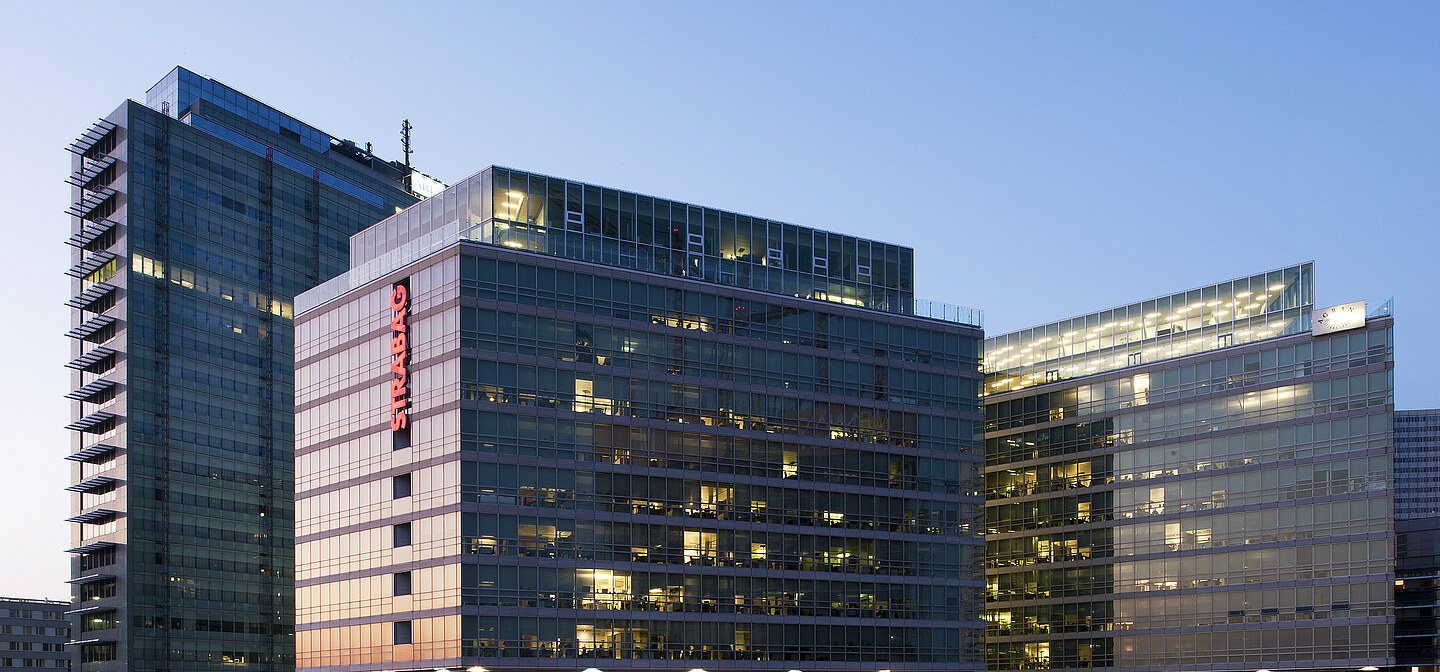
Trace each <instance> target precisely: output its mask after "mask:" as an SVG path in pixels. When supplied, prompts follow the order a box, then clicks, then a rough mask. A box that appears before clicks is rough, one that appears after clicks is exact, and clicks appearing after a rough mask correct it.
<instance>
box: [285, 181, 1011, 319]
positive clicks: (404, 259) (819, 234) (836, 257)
mask: <svg viewBox="0 0 1440 672" xmlns="http://www.w3.org/2000/svg"><path fill="white" fill-rule="evenodd" d="M457 240H469V241H474V242H480V243H485V244H489V245H497V246H502V247H508V248H512V249H517V250H525V251H529V252H537V253H541V254H546V255H550V256H555V257H563V258H566V259H574V260H578V261H587V262H593V263H600V264H604V265H607V266H617V267H620V268H628V269H634V270H638V271H647V272H652V273H660V274H663V275H670V276H677V277H684V278H690V279H694V280H703V281H707V282H714V283H719V284H724V285H730V286H733V287H741V288H746V289H756V290H760V291H765V292H770V293H775V294H784V295H787V296H795V297H803V298H810V299H816V300H821V301H829V302H833V303H840V304H844V305H850V306H857V307H862V308H870V309H874V310H882V311H885V312H889V313H896V314H902V315H914V316H916V317H927V318H933V319H940V320H945V321H948V322H955V323H958V324H966V325H971V326H980V325H981V324H982V322H983V317H984V316H983V313H982V312H981V311H979V310H976V309H973V308H966V307H963V306H955V305H948V304H944V303H940V302H935V301H927V300H923V299H916V298H915V287H914V282H915V278H914V257H915V253H914V250H912V249H911V248H908V247H904V246H900V245H893V244H889V243H882V242H877V241H872V240H866V239H864V238H857V237H855V236H847V235H844V234H839V233H832V232H828V231H822V230H819V229H812V228H807V227H803V226H797V225H795V224H787V223H785V222H778V221H775V220H770V219H764V218H760V217H752V216H749V215H742V214H739V213H735V212H729V211H725V210H717V209H715V208H709V207H703V206H698V205H691V204H689V203H683V202H680V201H675V200H670V199H663V198H655V197H652V196H646V195H644V194H638V193H635V192H629V191H622V190H617V189H611V188H608V187H600V186H596V185H593V184H585V183H582V182H575V181H572V180H566V179H562V178H557V177H547V176H544V175H538V174H535V173H527V172H522V171H518V170H513V169H510V168H502V167H499V166H492V167H490V168H487V169H485V170H483V171H480V172H479V173H476V174H475V175H474V176H472V177H470V178H468V179H466V180H462V181H461V182H460V183H458V184H456V185H454V186H452V187H450V188H449V189H446V190H445V191H444V192H442V193H441V194H440V195H438V196H435V197H433V198H431V199H427V200H426V201H425V202H423V203H421V204H420V205H419V207H415V208H410V209H408V210H406V211H405V212H401V213H398V214H396V215H395V216H394V217H391V218H390V219H388V220H386V221H385V222H382V224H381V225H377V226H375V227H372V228H371V229H368V230H366V231H364V232H362V233H361V234H359V235H357V236H355V237H354V238H353V239H352V240H351V242H350V254H351V259H352V262H353V263H352V270H351V271H350V272H349V273H347V274H345V275H342V276H340V277H337V278H335V279H334V280H331V281H330V282H327V283H325V284H324V285H321V286H320V287H319V288H317V289H316V290H315V291H312V292H309V293H307V295H306V297H305V298H304V301H305V303H304V304H302V306H301V310H304V309H306V308H308V307H310V306H314V305H318V304H319V303H323V302H324V301H327V300H329V299H331V298H334V297H335V296H338V295H340V294H341V293H343V292H345V291H348V290H350V289H353V288H355V287H359V286H362V285H363V284H365V283H366V282H369V281H370V280H373V279H374V278H377V277H379V276H381V275H384V274H385V273H388V272H390V271H392V270H394V269H396V268H399V267H400V266H403V265H405V264H407V263H411V262H413V261H415V260H418V259H420V258H422V257H424V256H426V255H428V254H432V253H434V252H437V251H439V250H441V249H444V248H445V247H447V246H448V245H449V244H450V243H453V242H455V241H457Z"/></svg>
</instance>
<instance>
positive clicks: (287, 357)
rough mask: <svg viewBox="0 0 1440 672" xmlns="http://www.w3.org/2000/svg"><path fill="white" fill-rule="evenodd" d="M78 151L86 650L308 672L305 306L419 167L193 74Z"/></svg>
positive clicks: (112, 118)
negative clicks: (301, 344)
mask: <svg viewBox="0 0 1440 672" xmlns="http://www.w3.org/2000/svg"><path fill="white" fill-rule="evenodd" d="M317 85H319V83H317ZM69 150H70V151H71V152H72V153H73V155H74V156H73V157H72V159H71V174H70V176H69V178H68V179H67V182H68V183H69V184H70V185H71V186H72V197H73V199H74V200H73V202H72V204H71V207H70V209H69V214H70V217H69V225H70V226H69V228H70V238H69V239H68V240H67V241H66V242H67V243H68V244H69V245H70V250H71V252H70V265H69V267H68V268H67V269H65V271H66V274H67V275H69V276H70V277H71V278H72V279H71V281H70V297H71V298H70V300H69V301H67V302H66V303H67V305H69V306H70V307H71V308H72V313H71V323H70V326H71V329H70V331H69V332H68V333H67V334H66V335H67V336H69V337H70V339H71V351H70V357H71V359H70V361H69V362H68V363H67V364H66V366H67V367H68V368H69V369H70V383H71V384H70V390H71V391H70V393H69V394H67V395H66V396H67V397H68V398H69V399H70V400H71V401H72V405H71V413H72V415H71V418H72V420H73V421H72V422H71V423H70V424H69V425H68V429H70V430H72V431H73V433H72V434H71V446H70V454H69V456H68V459H69V460H71V462H72V463H73V466H72V472H71V476H72V478H71V483H72V484H71V485H70V487H69V488H68V489H69V490H70V491H72V492H74V493H75V494H74V496H73V499H72V513H73V515H72V516H71V517H70V518H69V521H70V522H71V523H73V526H72V528H71V530H72V532H71V538H72V542H73V543H72V548H71V549H70V552H71V553H73V554H74V558H73V561H72V567H71V575H72V580H71V584H72V585H73V586H74V598H75V601H76V603H77V604H78V605H79V607H78V608H79V610H80V611H79V612H77V613H76V614H75V618H76V620H75V636H76V641H77V642H78V643H77V644H76V645H75V646H74V651H75V654H76V656H77V660H78V661H79V662H80V663H81V664H82V665H83V669H86V670H111V671H116V672H119V671H120V670H134V671H139V670H146V671H149V670H166V671H167V672H179V671H181V670H216V669H222V668H223V669H232V668H233V669H244V670H249V671H252V672H257V671H270V670H273V671H276V672H284V671H285V670H290V669H293V667H294V594H293V586H294V578H293V576H292V573H293V566H294V562H293V557H294V555H293V554H294V539H293V536H294V531H293V530H294V517H293V495H292V483H293V478H294V466H293V465H294V462H293V457H294V454H293V437H294V431H293V422H292V416H291V409H292V395H293V386H292V375H291V374H292V367H293V353H294V348H293V340H292V334H293V323H292V319H293V307H292V304H291V301H292V298H293V297H294V296H295V294H297V293H299V292H300V291H302V290H305V289H308V288H310V287H312V286H314V285H315V284H317V283H319V282H320V281H322V280H325V279H328V278H330V277H332V276H334V275H335V274H336V273H339V272H341V271H343V270H344V269H346V268H348V264H347V263H346V262H347V259H346V257H347V253H348V241H349V237H350V235H351V234H353V233H355V232H356V231H359V230H361V229H363V228H365V227H367V226H369V225H370V224H373V223H374V222H376V221H377V220H379V219H380V218H382V217H385V216H388V215H393V214H395V212H396V211H397V210H399V209H401V208H403V207H405V206H408V205H410V204H411V203H414V202H415V201H416V197H415V196H414V195H412V194H411V193H410V191H407V189H406V187H405V185H406V184H411V185H413V184H415V183H416V180H417V179H418V178H416V177H415V176H413V175H411V174H410V171H409V170H408V169H406V168H405V167H404V166H397V165H395V164H393V163H389V162H385V161H382V160H380V159H377V158H375V157H374V156H372V155H371V154H370V153H369V152H368V151H365V150H363V149H361V148H359V147H357V146H356V145H355V144H354V143H350V142H348V141H343V140H339V139H337V138H334V137H332V136H330V135H328V134H326V133H324V132H323V131H320V130H319V129H316V128H315V127H313V126H310V125H308V124H305V123H302V122H300V121H298V120H296V119H295V118H294V117H291V116H289V115H287V114H285V113H283V112H280V111H279V110H276V109H275V108H272V107H270V106H268V105H265V104H263V103H260V102H259V101H257V100H255V99H254V98H251V97H250V96H247V95H245V94H243V93H240V92H239V91H236V90H235V89H232V88H230V87H228V86H225V85H224V84H221V83H220V82H217V81H215V80H212V79H208V78H205V77H202V76H200V75H197V74H195V73H193V72H190V71H188V70H185V69H183V68H176V69H174V70H173V71H171V72H170V73H169V74H168V75H166V76H165V78H164V79H162V80H161V81H160V82H159V83H157V84H156V85H155V86H153V87H151V89H150V91H149V92H148V94H147V95H146V97H145V102H144V103H141V102H138V101H133V100H132V101H126V102H125V103H123V104H122V105H120V106H119V107H118V108H117V109H116V110H115V111H114V112H111V113H110V114H108V115H106V116H105V118H103V119H100V120H99V121H96V122H95V123H94V124H92V125H91V126H90V127H89V128H87V129H85V131H84V132H83V133H82V134H81V135H80V137H79V138H78V139H77V140H76V141H75V142H74V143H73V144H71V146H70V147H69ZM411 190H412V191H413V186H412V189H411ZM78 667H80V666H77V668H78Z"/></svg>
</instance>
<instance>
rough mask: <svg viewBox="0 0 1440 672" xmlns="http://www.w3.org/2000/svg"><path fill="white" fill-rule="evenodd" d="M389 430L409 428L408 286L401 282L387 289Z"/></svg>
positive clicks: (406, 283)
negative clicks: (389, 358)
mask: <svg viewBox="0 0 1440 672" xmlns="http://www.w3.org/2000/svg"><path fill="white" fill-rule="evenodd" d="M390 311H391V318H390V357H391V361H390V429H391V430H394V431H397V432H398V431H401V430H403V429H405V428H407V427H409V426H410V419H409V417H408V415H407V413H408V412H409V410H410V386H409V382H410V381H409V380H408V378H409V375H408V372H407V370H406V367H408V366H409V365H410V329H409V325H410V322H409V312H410V286H409V283H408V282H406V281H404V280H402V281H400V282H397V283H395V285H394V286H392V287H391V288H390Z"/></svg>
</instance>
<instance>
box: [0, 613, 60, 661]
mask: <svg viewBox="0 0 1440 672" xmlns="http://www.w3.org/2000/svg"><path fill="white" fill-rule="evenodd" d="M69 609H70V603H69V602H56V601H53V600H26V599H20V598H13V597H0V667H45V668H50V669H70V653H69V652H68V651H67V650H66V648H65V642H66V641H67V640H69V639H70V621H69V618H68V617H67V616H66V615H65V612H66V611H68V610H69Z"/></svg>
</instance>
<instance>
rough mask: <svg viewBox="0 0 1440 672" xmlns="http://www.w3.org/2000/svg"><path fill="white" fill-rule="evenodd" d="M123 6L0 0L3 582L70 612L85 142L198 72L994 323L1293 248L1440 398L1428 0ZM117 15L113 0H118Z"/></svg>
mask: <svg viewBox="0 0 1440 672" xmlns="http://www.w3.org/2000/svg"><path fill="white" fill-rule="evenodd" d="M401 5H402V3H362V2H357V3H340V2H336V3H313V4H312V3H273V2H251V3H229V4H227V6H224V7H220V6H212V5H211V4H207V3H200V4H195V3H148V2H128V3H111V4H110V5H108V6H105V5H100V4H87V5H85V6H83V7H81V6H77V7H72V8H68V9H57V7H59V6H58V5H55V4H53V3H51V4H42V3H28V4H22V5H19V6H17V7H13V8H10V9H9V10H7V24H8V31H7V33H8V34H7V35H6V40H4V41H0V42H3V44H0V56H3V58H0V82H3V83H4V85H5V87H4V88H5V91H6V96H5V100H6V104H5V105H4V106H3V109H0V115H3V123H0V141H3V145H0V146H3V147H5V148H6V151H7V154H8V155H9V161H7V162H6V163H5V165H4V166H3V167H0V171H4V173H3V175H0V190H4V194H3V196H4V198H3V201H0V202H3V203H5V205H6V216H5V217H4V218H3V219H0V227H4V232H5V239H6V241H7V244H6V245H5V246H3V249H0V269H3V273H4V279H5V280H6V282H7V284H8V285H9V286H10V288H11V289H10V292H9V296H10V304H11V308H10V312H11V315H12V327H11V328H10V329H7V330H5V331H4V333H3V336H0V338H3V339H4V345H3V347H4V349H5V351H7V352H9V353H11V357H10V359H11V363H10V365H9V371H10V384H9V385H7V386H4V388H3V390H0V404H3V405H4V407H5V408H6V409H7V410H8V415H9V416H10V418H11V421H10V423H9V432H8V437H7V438H8V439H9V440H8V441H6V442H5V446H4V447H3V448H0V451H3V453H0V454H3V456H4V457H3V459H4V464H5V467H6V468H5V469H3V470H0V474H3V475H0V507H3V510H5V511H7V513H10V514H11V515H8V516H6V517H5V520H4V522H0V526H3V528H0V538H5V539H7V540H10V541H11V542H12V543H14V542H19V541H21V540H25V541H28V542H30V543H33V544H35V546H34V548H35V549H36V551H35V552H34V553H33V554H27V555H25V556H24V557H18V554H9V555H8V556H7V557H6V558H5V559H4V560H0V563H3V565H0V570H3V571H0V594H4V595H28V596H51V597H60V598H64V597H66V596H67V591H66V589H65V586H64V584H63V580H64V578H65V577H66V575H67V571H68V570H67V569H66V565H65V557H64V554H62V553H61V552H60V549H63V548H65V547H67V546H68V545H69V544H68V543H67V541H68V539H67V538H66V533H67V532H66V527H67V526H65V525H64V524H62V523H61V522H60V521H61V519H63V518H64V517H65V516H66V515H68V512H67V509H68V503H67V499H66V494H65V493H63V491H62V490H61V489H62V488H63V487H64V485H65V484H66V479H67V473H66V468H67V463H65V462H64V461H63V460H62V459H60V458H61V457H62V456H63V455H64V454H65V453H66V448H67V445H68V444H67V442H68V441H69V437H68V436H67V435H66V432H65V431H64V430H62V429H61V427H62V426H63V425H64V424H65V423H66V422H68V407H67V403H68V402H66V401H65V400H64V399H63V398H62V397H61V395H62V394H64V393H65V392H66V391H67V390H66V389H65V388H66V385H67V377H66V375H65V370H64V369H63V368H62V367H61V364H62V363H63V362H64V361H65V359H66V358H67V350H66V348H67V347H68V344H67V342H66V341H67V339H64V338H63V337H61V334H62V333H63V332H64V331H65V330H66V329H67V328H69V326H70V325H69V323H68V320H69V319H70V318H69V311H68V309H65V308H64V307H63V306H62V303H63V301H64V300H65V299H66V298H68V297H67V292H68V283H67V279H66V278H65V277H64V276H63V275H62V274H61V270H62V269H63V268H64V267H65V265H66V264H67V263H68V257H67V255H68V248H67V247H66V246H65V245H64V244H63V242H62V241H63V240H64V238H65V237H66V236H67V235H68V221H67V218H66V217H65V216H63V215H62V211H63V210H64V209H65V207H66V206H67V205H68V199H69V189H68V187H67V186H66V185H65V184H64V183H63V179H64V177H65V175H66V174H67V173H68V170H69V154H68V153H67V152H65V151H64V146H65V145H66V144H67V143H68V142H70V140H72V139H73V138H74V137H75V136H76V135H77V134H78V133H79V132H80V131H81V130H82V129H83V128H84V127H85V126H86V125H87V124H88V123H89V122H90V121H92V120H94V119H95V118H96V117H99V116H102V115H104V114H106V113H108V112H109V111H111V110H112V109H114V108H115V107H116V106H117V105H119V104H120V102H121V101H122V100H124V99H125V98H136V99H143V98H144V93H145V90H146V89H147V88H148V87H149V86H150V85H151V84H153V83H154V82H155V81H157V80H158V79H160V78H161V77H162V76H163V75H164V74H165V73H166V72H167V71H169V70H170V69H171V68H172V67H174V66H175V65H184V66H186V67H188V68H190V69H192V70H195V71H197V72H199V73H201V74H205V75H208V76H211V77H214V78H216V79H218V80H220V81H222V82H225V83H227V84H229V85H231V86H234V87H235V88H238V89H240V90H242V91H245V92H247V93H250V94H251V95H254V96H255V97H257V98H259V99H261V100H264V101H266V102H268V103H270V104H272V105H274V106H276V107H278V108H280V109H282V110H285V111H287V112H289V113H291V114H292V115H294V116H296V117H297V118H299V119H302V120H304V121H307V122H309V123H311V124H314V125H316V126H318V127H320V128H322V129H324V130H326V131H328V132H330V133H331V134H333V135H336V136H340V137H345V138H350V139H353V140H355V141H357V142H360V143H364V142H372V143H374V146H375V151H376V153H377V154H380V155H381V156H385V157H387V158H399V157H400V149H399V140H398V136H399V126H400V120H401V119H402V118H409V119H410V120H411V122H412V123H413V124H414V125H415V127H416V131H415V145H416V153H415V157H414V163H415V164H416V165H417V166H419V167H420V168H421V169H423V170H425V171H426V172H428V173H430V174H432V175H435V176H436V177H439V178H440V179H442V180H447V181H451V180H456V179H458V178H461V177H464V176H466V175H469V174H471V173H474V172H475V171H478V170H480V169H481V168H483V167H484V166H486V165H489V164H492V163H497V164H501V165H509V166H514V167H517V168H523V169H527V170H533V171H536V172H542V173H547V174H552V175H561V176H565V177H570V178H574V179H578V180H583V181H587V182H594V183H601V184H606V185H611V186H615V187H620V188H625V189H632V190H637V191H642V192H646V193H652V194H656V195H662V196H667V197H672V198H677V199H681V200H687V201H691V202H696V203H702V204H705V205H712V206H716V207H721V208H725V209H730V210H738V211H741V212H747V213H751V214H756V215H761V216H766V217H771V218H775V219H782V220H786V221H791V222H795V223H797V224H803V225H807V226H816V227H821V228H827V229H832V230H837V231H843V232H847V233H852V234H856V235H861V236H866V237H870V238H878V239H883V240H887V241H893V242H897V243H901V244H906V245H910V246H913V247H915V248H916V250H917V252H916V263H917V266H918V271H917V274H916V281H917V285H918V292H917V293H918V294H919V295H920V296H922V297H924V298H929V299H934V300H939V301H945V302H950V303H959V304H965V305H970V306H975V307H980V308H984V309H985V310H986V319H987V328H988V330H989V331H990V332H991V333H1002V332H1005V331H1009V330H1013V329H1018V328H1022V327H1025V326H1028V325H1031V324H1036V323H1041V322H1047V321H1051V320H1054V319H1059V318H1062V317H1067V316H1070V315H1074V314H1079V313H1084V312H1088V311H1092V310H1097V309H1101V308H1106V307H1109V306H1113V305H1118V304H1122V303H1126V302H1130V301H1133V300H1136V299H1141V298H1148V297H1151V296H1155V295H1160V294H1165V293H1168V292H1172V291H1177V290H1183V289H1188V288H1191V287H1196V286H1199V285H1203V284H1208V283H1210V282H1214V281H1219V280H1225V279H1229V278H1232V277H1239V276H1243V275H1248V274H1250V273H1253V272H1256V271H1262V270H1267V269H1272V268H1277V267H1280V266H1285V265H1289V264H1292V263H1295V262H1299V261H1306V260H1314V261H1315V262H1316V265H1317V270H1316V275H1317V289H1318V292H1317V293H1318V298H1319V302H1320V303H1321V304H1323V305H1331V304H1337V303H1342V302H1347V301H1351V300H1357V299H1370V300H1375V299H1382V298H1386V297H1390V296H1394V297H1395V299H1396V322H1397V337H1396V340H1397V349H1398V354H1397V365H1396V381H1397V403H1398V406H1399V407H1401V408H1435V407H1440V391H1437V386H1435V385H1433V384H1429V381H1433V380H1436V379H1437V378H1440V355H1437V354H1436V353H1435V352H1434V349H1433V347H1431V344H1432V343H1433V342H1434V334H1435V333H1436V332H1437V331H1440V317H1437V316H1440V298H1437V285H1440V283H1437V281H1436V270H1435V269H1436V263H1435V261H1434V258H1435V255H1436V251H1437V250H1440V233H1437V226H1436V225H1437V223H1440V188H1437V187H1440V125H1437V123H1436V120H1437V119H1440V86H1437V84H1440V40H1436V39H1434V36H1435V35H1437V34H1440V5H1437V4H1435V3H1411V2H1387V3H1349V4H1341V3H1327V2H1307V3H1300V2H1274V3H1238V2H1234V3H1227V2H1221V3H1203V4H1202V3H1108V2H1106V3H1005V4H999V3H995V4H991V3H959V2H944V3H940V2H937V3H924V2H919V3H870V4H861V3H847V2H823V3H822V2H782V3H770V2H766V3H724V4H720V3H711V4H701V3H678V2H672V3H658V2H657V3H627V2H607V3H595V2H588V3H581V2H574V3H494V4H492V3H478V2H477V3H455V4H453V5H452V4H446V3H425V4H420V3H403V7H402V6H401ZM122 7H123V11H122V10H120V9H112V8H122Z"/></svg>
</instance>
